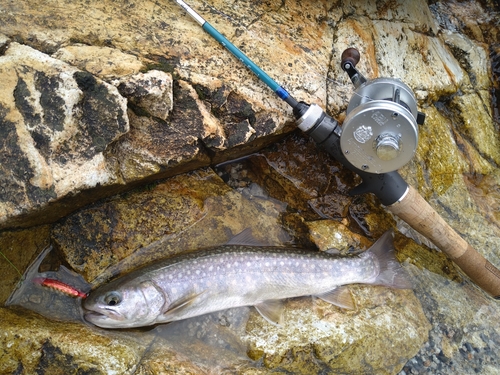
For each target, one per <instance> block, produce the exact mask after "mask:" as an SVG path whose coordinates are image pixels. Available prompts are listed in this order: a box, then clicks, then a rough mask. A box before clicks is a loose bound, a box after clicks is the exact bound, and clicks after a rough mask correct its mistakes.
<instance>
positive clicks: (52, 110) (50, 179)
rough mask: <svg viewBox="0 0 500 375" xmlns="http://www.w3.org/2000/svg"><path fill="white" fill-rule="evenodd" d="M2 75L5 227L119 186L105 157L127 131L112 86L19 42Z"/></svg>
mask: <svg viewBox="0 0 500 375" xmlns="http://www.w3.org/2000/svg"><path fill="white" fill-rule="evenodd" d="M0 70H1V74H2V81H3V82H4V89H3V90H2V93H1V96H0V131H1V133H2V137H1V139H2V141H1V146H0V149H1V150H2V153H1V155H2V156H1V161H2V162H1V163H0V168H1V177H0V178H1V181H2V182H1V186H2V188H1V194H0V226H15V225H25V226H26V225H27V224H28V225H29V224H30V221H29V220H30V219H31V218H33V216H34V215H35V216H36V212H40V211H43V210H44V209H45V208H47V207H49V205H50V203H53V202H55V201H60V200H61V199H63V198H66V197H70V196H74V195H76V194H78V192H80V191H82V190H86V189H92V188H95V187H96V186H100V185H113V184H117V183H120V182H121V181H120V176H119V175H118V174H117V173H116V172H117V171H116V170H115V166H114V163H112V162H111V163H110V162H109V160H108V159H107V157H106V156H105V151H106V149H107V148H108V147H109V145H110V144H111V143H113V142H114V141H116V140H117V139H118V138H119V137H120V136H121V135H123V134H125V133H126V132H127V131H128V128H129V123H128V117H127V115H126V111H127V108H126V101H125V100H124V99H123V98H122V97H121V96H120V95H119V94H118V90H116V88H115V87H113V86H111V85H109V84H107V83H105V82H103V81H101V80H98V79H96V78H95V77H94V76H92V75H90V74H89V73H86V72H82V71H79V70H77V69H75V68H73V67H71V66H70V65H68V64H66V63H63V62H61V61H59V60H56V59H53V58H51V57H50V56H47V55H45V54H43V53H41V52H39V51H36V50H34V49H32V48H30V47H27V46H23V45H21V44H18V43H11V44H10V45H9V48H8V49H7V50H6V52H5V54H4V55H3V56H1V57H0ZM72 209H74V208H72ZM59 210H61V211H62V213H61V212H57V211H59ZM64 212H66V213H67V212H68V209H67V208H66V210H65V209H64V207H61V206H60V205H59V206H58V207H56V208H50V209H47V215H48V216H49V217H50V216H54V215H56V217H57V215H61V214H63V213H64ZM49 220H50V219H49ZM25 221H27V223H26V222H25ZM42 222H43V220H42ZM31 223H32V222H31Z"/></svg>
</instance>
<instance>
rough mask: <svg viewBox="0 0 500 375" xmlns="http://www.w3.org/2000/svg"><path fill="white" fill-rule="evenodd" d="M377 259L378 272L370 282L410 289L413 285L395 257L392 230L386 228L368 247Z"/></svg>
mask: <svg viewBox="0 0 500 375" xmlns="http://www.w3.org/2000/svg"><path fill="white" fill-rule="evenodd" d="M368 251H369V252H370V253H372V254H373V255H375V258H376V259H377V260H378V263H379V267H380V272H379V274H378V276H377V278H376V279H375V280H374V281H373V282H372V283H371V284H374V285H385V286H388V287H391V288H397V289H412V288H413V285H412V282H411V281H410V277H409V275H408V273H407V272H406V270H405V269H404V268H403V267H402V266H401V264H400V263H399V262H398V260H397V259H396V251H395V249H394V241H393V231H392V230H388V231H387V232H385V233H384V234H383V235H382V237H380V238H379V239H378V240H377V241H376V242H375V243H374V244H373V245H372V247H370V249H368Z"/></svg>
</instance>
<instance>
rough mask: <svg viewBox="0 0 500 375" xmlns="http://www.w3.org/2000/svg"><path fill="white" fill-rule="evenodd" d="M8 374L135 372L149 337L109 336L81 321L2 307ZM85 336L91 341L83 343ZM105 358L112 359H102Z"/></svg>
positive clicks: (0, 366) (1, 364)
mask: <svg viewBox="0 0 500 375" xmlns="http://www.w3.org/2000/svg"><path fill="white" fill-rule="evenodd" d="M0 316H1V321H2V335H1V338H0V340H1V346H2V348H3V349H2V357H1V358H0V371H1V372H2V373H4V374H7V373H9V374H13V373H16V372H25V373H29V374H34V373H37V374H67V373H69V372H72V371H75V369H78V371H84V372H87V373H92V374H127V373H132V372H133V371H134V369H135V367H136V366H137V361H138V360H139V359H140V357H141V355H142V354H143V353H144V351H145V349H146V345H147V341H145V340H144V337H143V338H142V342H141V341H140V340H133V339H130V338H128V339H127V338H124V337H122V338H120V339H119V340H117V339H116V337H115V338H113V337H109V336H107V335H106V333H103V332H102V331H101V332H99V331H97V330H93V331H91V330H89V329H88V328H87V327H85V326H83V325H81V324H77V323H67V322H65V323H64V324H60V323H57V322H53V321H50V320H48V319H45V318H42V317H40V316H39V315H37V314H34V313H30V312H29V311H28V310H22V309H16V310H14V309H6V308H0ZM82 340H85V341H86V342H88V345H82ZM103 358H107V359H108V360H106V361H102V359H103Z"/></svg>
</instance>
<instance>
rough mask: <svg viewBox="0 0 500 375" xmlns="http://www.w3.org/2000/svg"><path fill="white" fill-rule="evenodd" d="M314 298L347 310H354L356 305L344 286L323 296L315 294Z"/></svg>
mask: <svg viewBox="0 0 500 375" xmlns="http://www.w3.org/2000/svg"><path fill="white" fill-rule="evenodd" d="M316 297H318V298H321V299H322V300H323V301H326V302H329V303H331V304H332V305H335V306H338V307H342V308H344V309H348V310H355V309H356V305H355V303H354V300H353V299H352V294H351V291H350V290H349V288H348V287H346V286H339V287H336V288H335V289H332V290H330V291H328V292H326V293H323V294H317V295H316Z"/></svg>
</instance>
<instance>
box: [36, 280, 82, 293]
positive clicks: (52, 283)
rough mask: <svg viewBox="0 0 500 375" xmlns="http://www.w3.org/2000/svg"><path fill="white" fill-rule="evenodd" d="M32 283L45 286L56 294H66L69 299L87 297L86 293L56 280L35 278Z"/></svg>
mask: <svg viewBox="0 0 500 375" xmlns="http://www.w3.org/2000/svg"><path fill="white" fill-rule="evenodd" d="M32 281H33V282H34V283H35V284H38V285H41V286H45V287H48V288H52V289H54V290H56V291H58V292H61V293H64V294H67V295H68V296H71V297H80V298H85V297H87V293H84V292H82V291H80V290H78V289H76V288H74V287H72V286H71V285H68V284H66V283H63V282H62V281H59V280H56V279H48V278H45V277H35V278H34V279H33V280H32Z"/></svg>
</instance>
